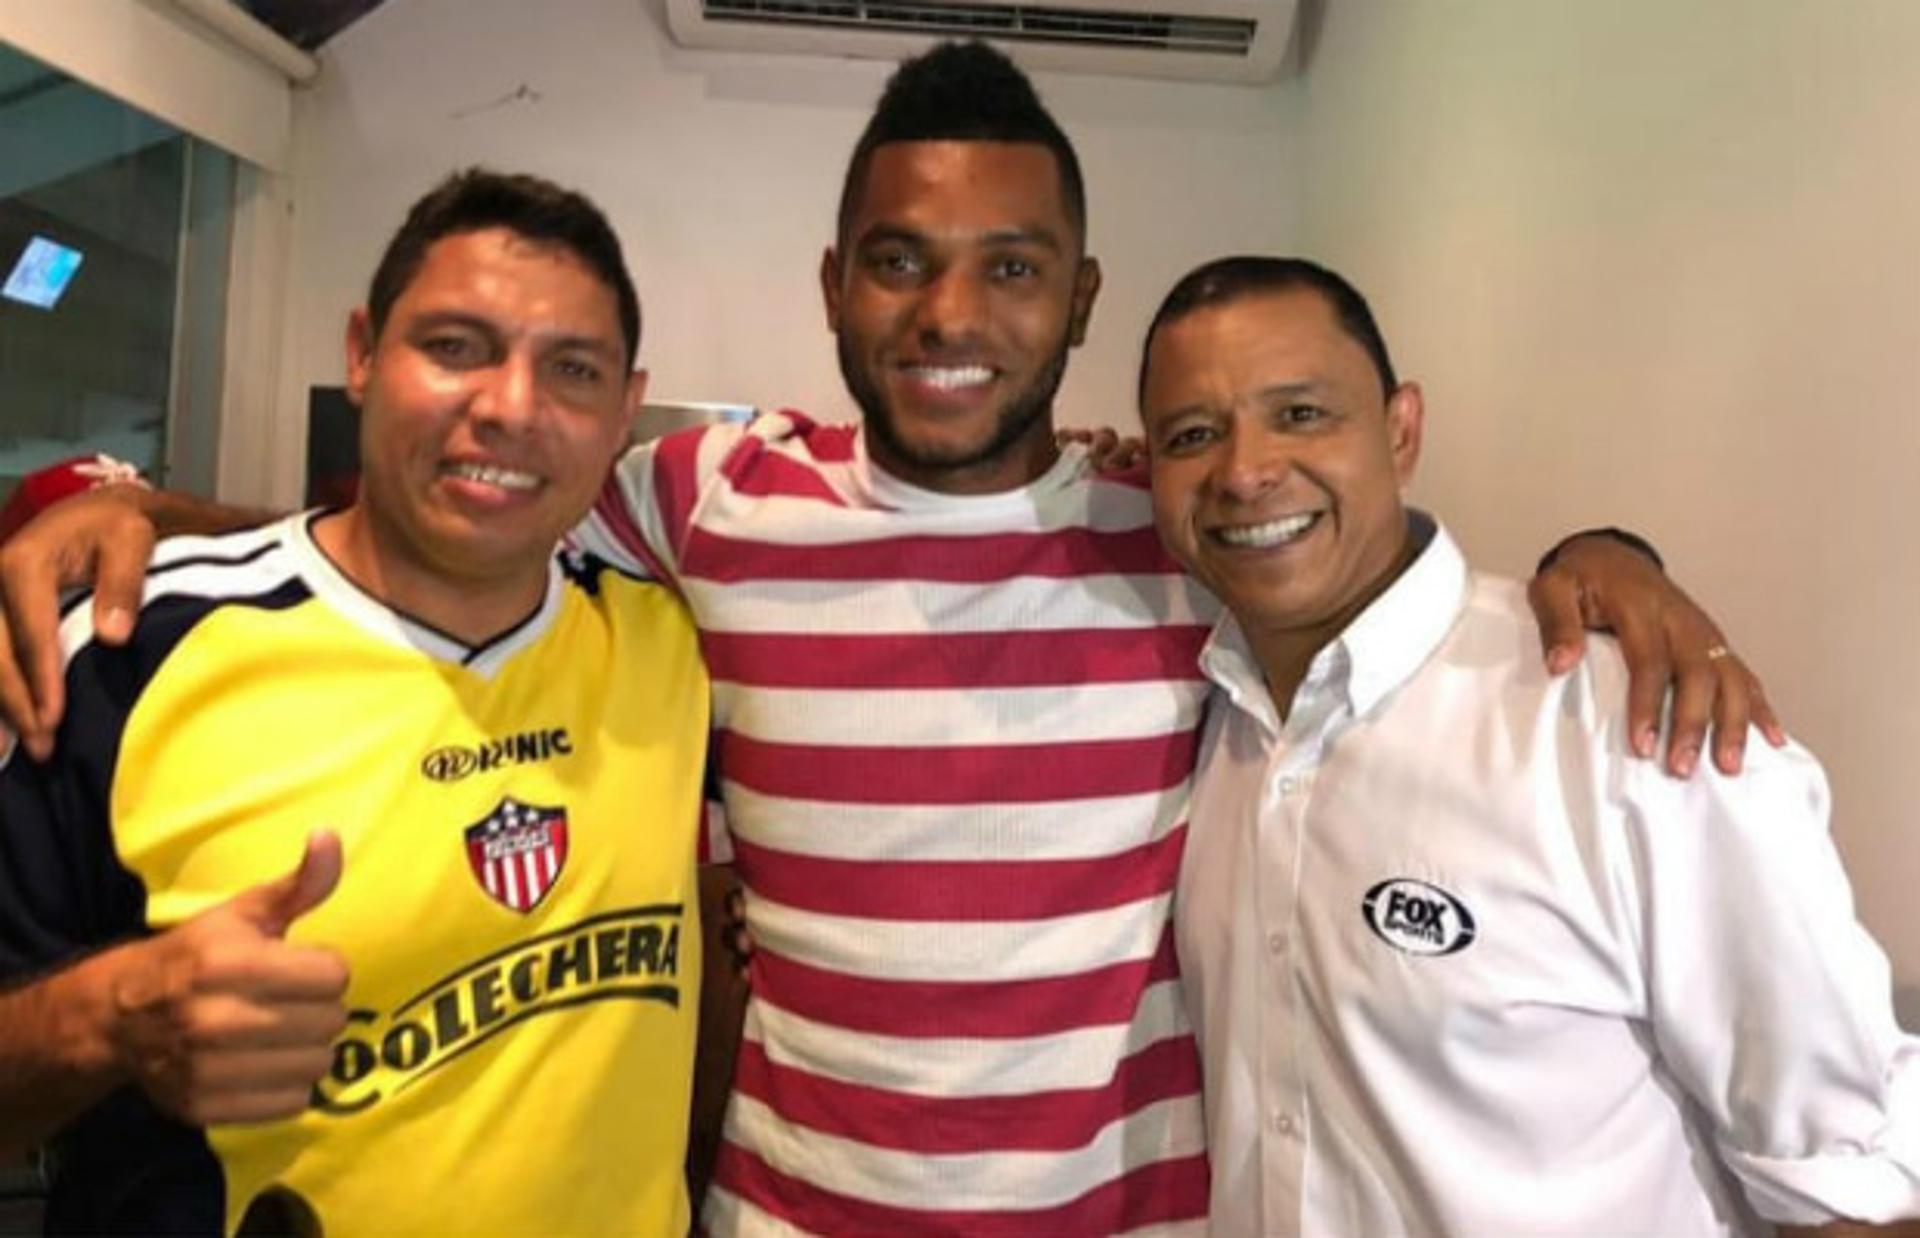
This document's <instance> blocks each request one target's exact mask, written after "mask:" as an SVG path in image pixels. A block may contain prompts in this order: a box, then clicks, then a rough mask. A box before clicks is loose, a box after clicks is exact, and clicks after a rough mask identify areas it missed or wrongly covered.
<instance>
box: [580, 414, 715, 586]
mask: <svg viewBox="0 0 1920 1238" xmlns="http://www.w3.org/2000/svg"><path fill="white" fill-rule="evenodd" d="M738 436H739V427H737V426H731V425H718V426H697V427H694V428H692V429H688V430H681V431H677V432H675V433H673V434H669V435H667V436H665V437H664V438H659V439H654V440H653V441H651V442H646V443H640V444H637V445H635V446H633V447H630V448H628V449H627V452H626V454H625V455H623V456H621V457H620V459H619V460H618V461H617V462H616V463H615V464H614V467H613V472H611V473H609V474H608V475H607V480H606V483H605V484H604V485H603V486H602V487H601V488H600V494H599V497H598V498H596V499H595V500H594V504H593V508H592V510H591V511H589V512H588V513H587V515H586V517H585V518H584V519H583V520H581V522H580V523H579V524H578V525H576V526H575V527H574V530H573V532H572V533H571V534H570V535H569V537H568V543H569V548H570V549H573V550H576V551H579V552H582V553H585V554H590V555H593V556H595V557H596V558H599V559H601V560H603V561H605V562H606V563H608V564H609V565H611V566H612V567H614V568H615V569H617V570H619V571H622V572H625V573H626V574H628V575H630V576H641V577H645V578H648V579H654V580H660V581H664V582H666V583H668V584H675V585H677V580H678V575H679V570H680V555H681V551H682V549H683V548H684V547H685V545H686V541H687V535H688V534H689V533H690V532H691V530H692V528H693V523H694V519H695V516H696V515H697V512H698V508H699V504H700V500H701V497H702V496H703V494H704V493H705V492H706V490H707V488H708V487H710V486H711V485H712V484H713V483H714V480H715V479H716V478H717V477H718V476H719V460H720V457H721V456H723V455H724V454H725V452H726V451H727V450H728V448H729V447H730V445H731V443H732V441H733V440H735V439H737V438H738Z"/></svg>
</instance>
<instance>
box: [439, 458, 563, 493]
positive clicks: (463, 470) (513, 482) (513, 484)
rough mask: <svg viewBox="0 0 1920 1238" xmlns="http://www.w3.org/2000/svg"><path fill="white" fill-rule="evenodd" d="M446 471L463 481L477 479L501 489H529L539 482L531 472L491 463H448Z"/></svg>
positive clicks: (482, 483) (484, 484) (481, 482)
mask: <svg viewBox="0 0 1920 1238" xmlns="http://www.w3.org/2000/svg"><path fill="white" fill-rule="evenodd" d="M447 472H449V473H451V474H452V475H453V476H455V477H458V478H460V479H461V480H463V481H477V482H479V483H480V484H481V485H483V486H498V487H499V488H500V489H502V490H531V489H533V488H534V487H535V486H537V485H539V484H540V479H539V478H538V477H535V476H534V475H533V474H532V473H522V472H519V471H518V470H515V469H503V468H500V467H499V466H498V465H493V464H455V465H450V466H449V467H448V468H447Z"/></svg>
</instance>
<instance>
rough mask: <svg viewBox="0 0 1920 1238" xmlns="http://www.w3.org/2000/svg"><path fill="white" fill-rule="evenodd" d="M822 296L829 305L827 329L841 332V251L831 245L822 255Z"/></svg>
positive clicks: (836, 332)
mask: <svg viewBox="0 0 1920 1238" xmlns="http://www.w3.org/2000/svg"><path fill="white" fill-rule="evenodd" d="M820 296H821V298H822V299H823V300H825V302H826V305H827V330H829V331H831V332H833V333H834V334H835V335H838V334H840V252H839V251H838V250H836V249H835V248H834V247H833V246H831V245H829V246H827V248H826V252H825V253H823V254H821V255H820Z"/></svg>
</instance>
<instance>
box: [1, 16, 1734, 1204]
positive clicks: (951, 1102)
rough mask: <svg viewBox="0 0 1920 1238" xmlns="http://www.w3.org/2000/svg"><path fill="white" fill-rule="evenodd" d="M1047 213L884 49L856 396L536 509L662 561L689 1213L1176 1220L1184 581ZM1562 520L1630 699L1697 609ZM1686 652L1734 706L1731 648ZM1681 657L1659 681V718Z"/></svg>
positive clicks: (1700, 717) (1081, 224)
mask: <svg viewBox="0 0 1920 1238" xmlns="http://www.w3.org/2000/svg"><path fill="white" fill-rule="evenodd" d="M1085 222H1086V212H1085V202H1084V192H1083V189H1082V186H1081V179H1080V173H1079V168H1078V163H1077V161H1076V159H1075V157H1074V154H1073V150H1072V147H1071V145H1070V144H1069V143H1068V141H1067V139H1066V137H1065V135H1064V134H1062V133H1061V131H1060V129H1059V127H1058V126H1057V124H1056V123H1055V122H1054V120H1053V119H1052V117H1051V116H1049V115H1048V114H1047V113H1046V111H1045V110H1044V109H1043V108H1042V107H1041V105H1040V103H1039V101H1038V100H1037V98H1036V97H1035V96H1034V94H1033V91H1032V88H1031V86H1030V84H1029V83H1028V82H1027V81H1026V79H1025V78H1024V77H1023V76H1022V75H1021V74H1020V73H1019V72H1018V70H1016V69H1015V68H1014V67H1013V66H1012V65H1011V64H1010V63H1008V62H1007V61H1006V60H1005V59H1004V58H1003V57H1001V56H1000V55H999V54H998V53H995V52H992V51H990V50H988V49H986V48H985V47H982V46H980V45H977V44H976V45H965V46H959V45H949V46H944V47H941V48H938V49H936V50H934V51H933V52H931V53H929V54H928V55H927V56H924V57H922V58H920V59H918V60H916V61H913V62H910V63H909V64H907V65H906V66H904V67H903V68H902V70H901V72H900V73H899V74H898V75H897V76H896V77H895V78H894V80H893V81H892V82H891V83H890V84H889V87H888V89H887V93H886V95H885V96H884V97H883V99H882V100H881V103H880V106H879V108H878V110H877V111H876V113H875V115H874V117H873V119H872V121H871V123H870V124H869V126H868V128H867V131H866V132H865V134H864V135H863V136H862V138H861V140H860V142H859V144H858V146H857V147H856V149H855V152H854V155H853V159H852V162H851V166H850V168H849V170H848V174H847V178H846V183H845V188H844V191H843V197H842V203H841V210H840V214H839V225H838V232H837V237H836V242H835V244H834V246H833V247H832V248H830V249H829V250H828V251H827V253H826V255H825V258H824V260H823V262H822V265H821V282H822V288H823V292H824V294H825V299H826V305H827V313H828V319H829V324H830V326H831V327H832V328H833V330H834V332H835V334H836V337H837V339H838V344H839V354H840V360H841V368H842V371H843V373H844V374H845V376H846V381H847V384H848V387H849V389H850V391H851V392H852V394H853V396H854V398H855V401H856V403H858V405H859V406H860V409H861V412H862V414H863V420H862V422H861V423H860V424H859V425H857V426H856V425H830V424H823V423H818V422H815V421H813V420H811V419H809V418H807V417H805V416H802V415H800V414H798V413H792V412H781V413H774V414H770V415H766V416H763V417H761V418H760V419H758V420H757V421H755V422H754V423H752V424H751V425H749V426H746V427H738V426H733V427H716V428H712V429H709V430H705V431H700V432H695V433H691V434H686V435H678V436H674V437H670V438H668V439H665V440H662V441H660V442H658V443H655V444H650V445H648V446H646V447H643V448H641V449H638V450H637V451H635V452H634V453H632V454H631V455H630V456H629V457H628V458H627V459H626V460H625V461H624V462H623V464H622V465H621V467H620V469H619V470H618V472H617V474H616V475H615V477H614V478H613V479H612V480H611V481H610V483H609V485H608V487H607V489H606V490H605V492H604V493H603V495H602V496H601V499H600V502H599V504H598V505H597V508H596V512H595V515H594V516H593V518H592V519H591V520H590V521H589V523H588V524H587V525H586V526H585V527H583V529H582V530H580V531H579V533H578V535H577V536H578V540H579V541H580V542H581V543H582V545H583V546H584V547H585V548H587V549H589V550H592V551H593V552H595V553H596V554H598V555H600V556H602V557H605V558H607V559H608V560H610V561H613V562H615V563H618V564H620V565H622V566H624V567H626V568H627V569H628V570H632V571H644V572H647V573H650V574H657V575H659V576H661V577H663V578H665V579H668V580H671V581H672V582H673V583H674V584H675V585H676V586H677V587H678V588H679V589H680V590H681V592H682V593H683V594H684V595H685V597H686V599H687V601H688V603H689V605H690V606H691V608H692V610H693V612H694V615H695V617H696V620H697V621H698V623H699V625H700V628H701V630H702V647H703V650H704V652H705V654H706V657H707V659H708V662H709V665H710V668H711V671H712V678H713V683H714V720H715V726H716V735H715V751H716V753H717V756H718V770H719V775H720V790H721V795H722V802H723V804H724V809H723V810H722V809H721V808H719V807H716V811H715V814H714V822H713V824H714V829H713V831H712V834H713V838H712V841H713V843H714V846H715V854H716V856H718V857H724V856H728V855H730V856H731V858H732V859H733V861H734V862H735V864H736V865H737V867H738V871H739V874H740V876H741V878H742V880H743V881H744V883H745V886H746V888H747V891H748V899H749V920H750V923H751V926H752V929H753V932H754V935H755V939H756V943H757V952H756V954H755V958H754V963H753V993H752V998H751V1004H750V1006H749V1009H748V1013H747V1018H746V1026H745V1032H744V1043H743V1044H742V1046H741V1050H740V1054H739V1066H738V1071H737V1074H736V1092H735V1096H734V1100H733V1103H732V1106H731V1111H730V1114H729V1117H728V1120H727V1125H726V1133H725V1144H724V1147H723V1148H722V1151H721V1153H720V1158H719V1163H718V1169H717V1173H716V1177H715V1183H714V1187H713V1189H712V1191H711V1193H710V1195H709V1197H708V1201H707V1209H706V1216H705V1219H706V1223H707V1225H708V1227H709V1228H710V1229H711V1230H712V1231H713V1232H716V1233H741V1232H781V1231H792V1230H802V1231H815V1232H825V1233H884V1234H896V1233H914V1232H918V1233H925V1232H950V1233H965V1234H1019V1235H1026V1234H1031V1235H1046V1236H1049V1238H1051V1236H1054V1235H1062V1234H1087V1233H1109V1232H1122V1231H1139V1230H1161V1231H1179V1230H1192V1231H1197V1230H1199V1229H1201V1228H1202V1227H1203V1226H1204V1218H1205V1212H1206V1203H1207V1162H1206V1156H1205V1148H1204V1136H1203V1129H1202V1123H1201V1116H1200V1101H1199V1068H1198V1059H1197V1054H1196V1052H1195V1049H1194V1044H1193V1038H1192V1033H1191V1031H1190V1029H1189V1025H1188V1022H1187V1019H1186V1017H1185V1014H1184V1012H1183V1011H1182V1009H1181V1006H1180V999H1179V992H1178V984H1177V976H1176V971H1175V965H1174V958H1173V952H1172V942H1171V937H1170V930H1169V918H1170V900H1171V894H1172V890H1173V883H1174V875H1175V872H1176V870H1177V867H1178V864H1179V860H1180V853H1181V848H1182V845H1183V841H1184V838H1185V815H1184V814H1185V801H1186V796H1187V789H1188V781H1189V778H1190V775H1191V771H1192V765H1193V760H1194V754H1195V747H1196V739H1197V734H1198V727H1199V723H1200V720H1201V719H1200V710H1201V702H1202V700H1203V699H1204V697H1205V695H1206V689H1207V684H1206V682H1205V680H1204V679H1203V678H1202V677H1201V675H1200V672H1199V669H1198V667H1197V664H1196V655H1197V652H1198V650H1199V648H1200V646H1201V644H1202V642H1203V641H1204V640H1205V638H1206V634H1207V632H1208V630H1209V628H1210V626H1211V624H1212V622H1213V619H1214V617H1215V614H1216V611H1217V607H1216V604H1215V603H1214V602H1213V601H1212V599H1210V598H1209V597H1207V596H1206V595H1205V594H1203V593H1201V592H1199V591H1198V590H1197V589H1196V588H1195V587H1194V586H1192V585H1191V584H1189V583H1188V582H1187V580H1186V579H1185V577H1184V576H1183V574H1182V573H1181V571H1180V569H1179V567H1178V565H1177V564H1176V563H1174V562H1173V561H1172V560H1171V559H1169V558H1167V557H1166V556H1165V555H1164V553H1163V552H1162V551H1161V550H1160V548H1159V545H1158V542H1157V541H1156V539H1155V535H1154V531H1153V528H1152V521H1151V513H1150V510H1149V506H1148V501H1147V496H1146V492H1145V489H1144V478H1143V477H1138V476H1134V477H1103V476H1098V475H1096V474H1095V473H1094V472H1093V471H1092V470H1091V469H1090V467H1089V465H1088V462H1087V459H1086V456H1085V454H1084V453H1083V452H1082V451H1081V449H1079V448H1077V447H1069V448H1066V449H1064V450H1063V449H1059V448H1057V447H1056V446H1055V441H1054V431H1053V426H1052V424H1051V410H1052V400H1053V395H1054V392H1055V390H1056V388H1057V386H1058V384H1059V381H1060V378H1061V376H1062V374H1063V372H1064V369H1065V365H1066V358H1067V354H1068V352H1069V350H1070V349H1071V348H1072V347H1073V346H1074V345H1075V344H1077V343H1078V342H1079V341H1080V339H1081V336H1082V334H1083V332H1084V330H1085V328H1086V323H1087V320H1088V316H1089V314H1090V312H1091V309H1092V306H1093V301H1094V298H1095V295H1096V293H1097V292H1098V289H1099V282H1100V276H1099V268H1098V266H1097V265H1096V264H1095V262H1094V261H1093V259H1091V258H1089V257H1088V256H1087V255H1086V253H1085V249H1084V238H1085ZM1609 554H1611V555H1614V556H1617V557H1616V558H1615V559H1613V560H1611V561H1609V560H1608V559H1607V556H1608V555H1609ZM1576 557H1578V558H1580V561H1581V562H1583V563H1589V564H1590V563H1594V562H1610V566H1611V569H1612V573H1613V574H1612V575H1610V576H1608V575H1604V574H1603V575H1601V576H1588V577H1586V578H1585V579H1582V580H1581V581H1580V582H1579V583H1578V584H1576V583H1575V581H1574V577H1573V575H1572V574H1571V573H1569V572H1566V571H1562V572H1559V573H1556V574H1555V576H1554V577H1553V579H1552V580H1551V581H1550V582H1549V584H1548V585H1547V586H1545V587H1544V588H1543V590H1542V592H1543V593H1544V594H1546V595H1547V596H1549V598H1557V599H1559V601H1560V602H1561V610H1560V612H1559V613H1560V615H1561V625H1562V626H1560V627H1557V628H1555V629H1554V635H1553V638H1552V641H1551V643H1552V644H1553V645H1554V646H1555V647H1560V646H1564V645H1567V644H1568V643H1569V642H1572V641H1575V640H1576V639H1577V637H1576V632H1577V625H1578V619H1577V617H1576V615H1577V607H1575V606H1573V605H1571V599H1572V597H1573V596H1574V595H1575V593H1576V592H1577V591H1578V590H1579V589H1580V588H1584V589H1585V590H1586V592H1587V594H1588V596H1589V597H1590V598H1592V599H1595V600H1600V601H1603V602H1604V601H1606V600H1608V599H1612V598H1613V597H1614V595H1615V594H1616V592H1621V591H1623V590H1625V588H1626V586H1627V584H1629V583H1631V582H1636V581H1637V582H1641V583H1644V582H1646V581H1648V580H1652V581H1655V582H1657V583H1656V584H1655V587H1654V588H1653V589H1652V590H1648V589H1645V588H1642V589H1640V591H1639V592H1638V593H1637V594H1635V595H1634V596H1633V597H1632V598H1631V599H1629V600H1628V601H1627V603H1626V605H1625V607H1624V609H1623V608H1622V607H1619V606H1614V607H1612V608H1611V609H1610V610H1609V611H1608V614H1607V618H1608V619H1609V620H1611V621H1612V622H1613V623H1614V624H1615V626H1624V627H1626V628H1628V629H1629V630H1631V631H1634V632H1636V633H1644V638H1643V641H1642V643H1643V646H1644V647H1647V648H1650V649H1652V648H1657V650H1658V652H1657V653H1656V654H1655V655H1654V656H1653V658H1652V661H1653V662H1654V663H1656V664H1658V665H1659V666H1660V669H1659V670H1658V672H1657V673H1656V674H1655V675H1654V676H1653V677H1652V679H1651V680H1649V682H1648V684H1647V686H1646V691H1645V692H1644V693H1643V696H1642V705H1641V715H1640V716H1642V717H1644V718H1647V719H1650V718H1651V717H1652V715H1653V703H1654V702H1657V700H1658V698H1659V695H1660V693H1661V692H1662V691H1663V690H1664V688H1665V686H1666V674H1665V670H1664V664H1665V661H1666V659H1667V658H1668V657H1669V656H1670V655H1669V652H1668V649H1669V646H1671V647H1672V648H1673V649H1675V650H1678V651H1680V653H1686V652H1688V651H1692V650H1696V649H1700V650H1703V649H1705V648H1706V647H1707V646H1708V645H1710V644H1712V643H1714V634H1713V633H1712V625H1711V623H1710V622H1709V621H1707V620H1706V619H1705V617H1704V616H1702V615H1700V614H1699V613H1698V612H1697V611H1695V610H1693V609H1691V607H1690V606H1689V604H1687V603H1686V602H1685V600H1684V598H1682V597H1680V596H1679V595H1678V594H1677V592H1675V591H1673V590H1671V588H1670V587H1669V586H1666V585H1665V584H1664V582H1661V581H1660V580H1659V577H1658V574H1657V572H1655V571H1654V570H1653V569H1652V568H1651V567H1649V566H1643V565H1640V564H1639V563H1638V559H1637V556H1635V555H1634V554H1633V553H1632V552H1631V551H1626V550H1621V549H1619V548H1617V547H1611V546H1607V545H1605V544H1602V545H1600V546H1593V545H1587V546H1585V547H1583V549H1582V550H1581V551H1580V554H1579V556H1576ZM1636 573H1637V575H1636ZM108 592H109V590H108V586H107V584H106V583H105V582H104V581H103V583H102V585H101V593H102V594H103V595H107V594H108ZM15 609H16V610H17V608H15ZM1660 613H1665V614H1666V615H1667V619H1666V620H1665V621H1664V622H1665V625H1666V628H1667V630H1666V631H1655V630H1654V629H1656V628H1658V627H1660V626H1661V624H1660V622H1658V621H1657V619H1658V615H1659V614H1660ZM1564 656H1566V657H1568V658H1571V657H1572V656H1573V653H1572V652H1571V651H1568V652H1566V653H1565V655H1564ZM1672 656H1675V657H1678V656H1679V655H1678V654H1675V655H1672ZM1701 667H1702V668H1704V664H1701ZM1722 668H1723V669H1724V670H1725V672H1726V674H1725V676H1724V677H1723V678H1721V679H1720V680H1719V683H1720V685H1721V691H1720V700H1721V701H1722V703H1723V704H1722V710H1723V717H1725V716H1726V715H1725V713H1724V711H1725V710H1726V709H1731V710H1732V711H1733V712H1734V713H1735V714H1737V715H1738V717H1737V718H1736V719H1734V721H1737V722H1738V723H1739V725H1737V726H1733V727H1731V728H1730V729H1728V728H1722V730H1723V731H1725V732H1726V733H1727V734H1729V735H1731V736H1733V737H1735V739H1736V742H1737V738H1738V736H1739V735H1740V734H1742V733H1743V732H1744V723H1745V715H1746V707H1747V701H1748V698H1747V697H1746V695H1745V694H1746V692H1747V691H1748V690H1749V686H1748V683H1747V680H1746V676H1745V672H1744V671H1743V670H1740V669H1739V668H1737V667H1726V666H1725V664H1724V663H1723V664H1722ZM4 673H5V672H4V665H3V664H0V699H4V698H5V681H4ZM627 673H629V674H645V673H646V669H645V668H644V667H640V668H629V669H628V671H627ZM1712 682H1713V676H1712V675H1711V674H1708V673H1706V672H1705V670H1704V669H1700V671H1699V673H1698V674H1694V675H1690V676H1689V677H1688V678H1687V679H1685V680H1684V682H1683V697H1684V699H1683V700H1682V702H1681V705H1680V711H1681V713H1682V715H1683V718H1691V719H1692V721H1691V723H1685V722H1683V724H1682V726H1681V727H1680V728H1679V731H1678V733H1679V734H1680V736H1681V737H1682V738H1681V740H1680V743H1681V746H1682V747H1685V746H1687V745H1688V744H1693V745H1697V743H1698V737H1699V735H1700V733H1701V731H1702V730H1703V727H1704V719H1705V714H1706V711H1707V702H1708V701H1709V700H1711V699H1712V698H1713V697H1714V692H1713V690H1712V688H1711V684H1712ZM1754 707H1755V708H1756V709H1762V708H1763V705H1762V704H1761V703H1760V702H1758V701H1757V699H1756V700H1755V701H1754ZM10 712H13V713H14V715H15V716H19V711H18V710H11V711H10ZM1689 736H1690V737H1691V738H1690V739H1689V738H1688V737H1689ZM1649 741H1650V733H1649ZM1649 751H1650V748H1649Z"/></svg>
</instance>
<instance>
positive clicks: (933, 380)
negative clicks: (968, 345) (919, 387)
mask: <svg viewBox="0 0 1920 1238" xmlns="http://www.w3.org/2000/svg"><path fill="white" fill-rule="evenodd" d="M909 372H910V373H911V374H912V375H913V377H914V378H915V379H916V380H918V381H919V382H923V383H925V384H927V385H928V386H929V387H938V388H939V389H940V390H942V391H958V390H959V389H960V388H962V387H978V386H981V385H983V384H986V383H990V382H992V381H993V371H992V370H990V369H988V368H987V367H986V366H984V365H962V366H954V367H951V368H946V367H935V366H930V365H916V366H914V367H912V369H911V370H910V371H909Z"/></svg>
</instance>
